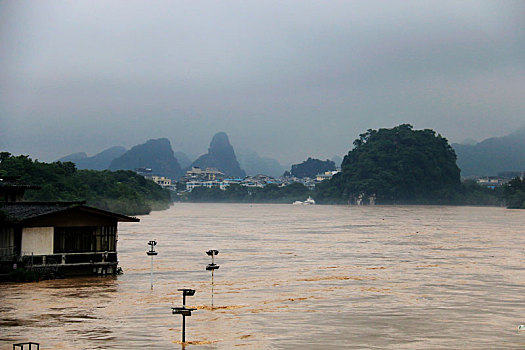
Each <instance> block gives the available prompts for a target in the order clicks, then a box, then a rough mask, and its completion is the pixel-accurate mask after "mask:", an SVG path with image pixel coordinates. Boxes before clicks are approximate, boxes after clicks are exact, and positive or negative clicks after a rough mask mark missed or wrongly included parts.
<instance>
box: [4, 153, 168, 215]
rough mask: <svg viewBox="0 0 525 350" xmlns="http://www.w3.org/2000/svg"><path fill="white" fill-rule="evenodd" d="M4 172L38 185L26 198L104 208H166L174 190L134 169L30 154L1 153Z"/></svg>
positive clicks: (131, 211) (130, 210)
mask: <svg viewBox="0 0 525 350" xmlns="http://www.w3.org/2000/svg"><path fill="white" fill-rule="evenodd" d="M0 176H18V177H20V181H21V182H23V183H27V184H31V185H38V186H40V187H41V189H40V190H29V191H27V193H26V196H25V200H26V201H79V200H85V201H86V204H87V205H90V206H94V207H97V208H100V209H103V210H109V211H112V212H116V213H120V214H125V215H142V214H148V213H149V212H151V211H152V210H159V209H166V208H168V207H169V205H170V202H171V201H170V193H169V191H167V190H164V189H162V188H161V187H160V186H158V185H157V184H156V183H154V182H153V181H151V180H146V179H145V178H144V177H142V176H139V175H137V174H135V173H134V172H132V171H127V170H119V171H114V172H113V171H109V170H104V171H96V170H78V169H76V167H75V164H73V163H71V162H55V163H40V162H38V161H33V160H31V159H30V158H29V157H28V156H12V155H10V154H9V153H7V152H2V153H0Z"/></svg>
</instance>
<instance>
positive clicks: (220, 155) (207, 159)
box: [192, 132, 246, 178]
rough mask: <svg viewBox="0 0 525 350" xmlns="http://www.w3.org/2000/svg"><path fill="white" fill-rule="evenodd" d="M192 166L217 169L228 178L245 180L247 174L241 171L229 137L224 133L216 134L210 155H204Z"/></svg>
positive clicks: (212, 141) (209, 150)
mask: <svg viewBox="0 0 525 350" xmlns="http://www.w3.org/2000/svg"><path fill="white" fill-rule="evenodd" d="M192 166H194V167H199V168H203V169H204V168H216V169H218V170H220V171H221V172H223V173H224V174H226V176H234V177H239V178H244V177H245V176H246V172H245V171H244V170H242V169H241V166H240V165H239V161H238V160H237V157H236V156H235V151H234V150H233V147H232V145H231V144H230V140H229V139H228V135H226V133H224V132H218V133H216V134H215V135H214V136H213V138H212V140H211V143H210V147H209V148H208V153H206V154H203V155H202V156H200V157H199V158H197V160H195V161H194V162H193V163H192Z"/></svg>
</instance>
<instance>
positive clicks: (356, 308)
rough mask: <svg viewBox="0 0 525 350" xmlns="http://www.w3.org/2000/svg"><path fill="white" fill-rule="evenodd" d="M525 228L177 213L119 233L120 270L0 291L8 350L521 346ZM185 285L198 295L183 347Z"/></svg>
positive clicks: (420, 218) (386, 218)
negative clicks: (29, 349)
mask: <svg viewBox="0 0 525 350" xmlns="http://www.w3.org/2000/svg"><path fill="white" fill-rule="evenodd" d="M524 223H525V211H519V210H506V209H503V208H484V207H441V206H428V207H420V206H375V207H356V206H292V205H264V204H253V205H250V204H175V205H174V206H172V207H171V208H170V209H169V210H166V211H160V212H154V213H152V214H151V215H147V216H143V217H141V222H140V223H123V224H120V225H119V242H118V248H119V260H120V266H121V267H122V268H123V270H124V274H123V275H120V276H117V277H89V278H73V279H63V280H53V281H43V282H39V283H23V284H22V283H21V284H18V283H16V284H2V285H0V349H12V344H13V343H15V342H20V341H34V342H39V343H40V345H41V349H181V348H186V349H234V348H240V349H243V348H244V349H321V348H324V349H329V348H348V349H387V348H388V349H522V348H525V330H524V331H518V326H519V325H520V324H525V270H524V269H523V264H524V259H525V251H524V248H525V229H524ZM152 239H156V240H157V241H158V245H157V246H156V250H157V251H158V252H159V255H158V256H156V257H155V258H154V288H153V290H151V289H150V258H149V257H148V256H147V255H146V251H147V250H148V249H149V246H148V245H147V243H148V241H149V240H152ZM209 249H217V250H219V255H218V256H217V257H216V259H215V263H217V264H218V265H220V269H218V270H216V271H215V275H214V308H213V309H212V308H211V274H210V272H209V271H206V270H205V267H206V265H207V264H208V263H210V262H211V259H210V257H209V256H207V255H206V253H205V252H206V251H207V250H209ZM178 288H193V289H195V290H196V293H195V296H193V297H188V299H187V304H188V305H189V306H192V307H196V308H197V309H198V310H197V311H195V312H194V313H193V315H192V316H191V317H188V318H186V340H187V341H188V342H187V344H185V345H182V344H181V343H180V339H181V316H180V315H172V313H171V307H174V306H180V305H181V303H182V297H181V293H180V292H178V291H177V289H178Z"/></svg>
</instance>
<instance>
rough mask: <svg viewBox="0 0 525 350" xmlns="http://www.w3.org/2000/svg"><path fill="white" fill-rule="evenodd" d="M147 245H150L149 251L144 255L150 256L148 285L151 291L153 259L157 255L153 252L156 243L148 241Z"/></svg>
mask: <svg viewBox="0 0 525 350" xmlns="http://www.w3.org/2000/svg"><path fill="white" fill-rule="evenodd" d="M148 244H149V245H150V250H149V251H147V252H146V254H148V255H149V256H151V271H150V284H151V289H153V257H154V256H155V255H157V254H158V253H157V252H156V251H155V246H156V245H157V241H149V242H148Z"/></svg>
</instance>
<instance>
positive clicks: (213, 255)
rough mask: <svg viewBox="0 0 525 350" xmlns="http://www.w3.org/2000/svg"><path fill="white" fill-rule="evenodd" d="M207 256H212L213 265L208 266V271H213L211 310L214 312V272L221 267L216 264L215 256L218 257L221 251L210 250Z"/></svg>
mask: <svg viewBox="0 0 525 350" xmlns="http://www.w3.org/2000/svg"><path fill="white" fill-rule="evenodd" d="M206 254H208V255H209V256H211V264H208V265H206V270H207V271H211V308H212V310H213V271H215V270H217V269H218V268H219V265H217V264H215V255H218V254H219V251H218V250H215V249H210V250H208V251H207V252H206Z"/></svg>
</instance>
